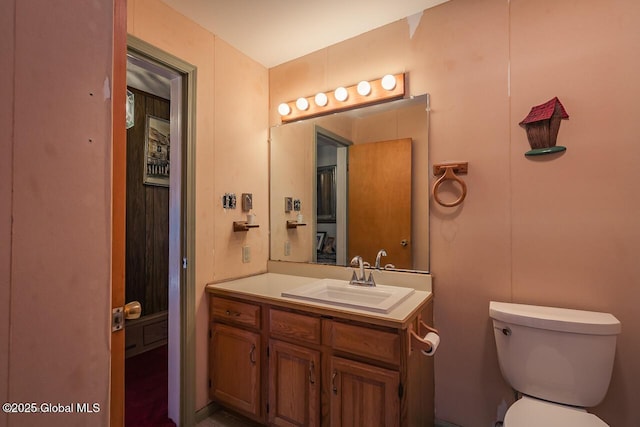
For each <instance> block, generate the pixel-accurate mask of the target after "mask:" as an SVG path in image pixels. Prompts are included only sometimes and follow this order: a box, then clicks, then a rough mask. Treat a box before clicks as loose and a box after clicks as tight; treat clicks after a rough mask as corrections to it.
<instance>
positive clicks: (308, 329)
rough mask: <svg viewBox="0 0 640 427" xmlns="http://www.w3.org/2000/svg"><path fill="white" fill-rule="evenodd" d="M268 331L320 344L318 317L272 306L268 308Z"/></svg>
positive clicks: (320, 329) (272, 333)
mask: <svg viewBox="0 0 640 427" xmlns="http://www.w3.org/2000/svg"><path fill="white" fill-rule="evenodd" d="M269 333H270V334H271V335H274V336H279V337H285V338H292V339H295V340H298V341H304V342H307V343H311V344H320V339H321V336H322V326H321V322H320V318H318V317H311V316H305V315H304V314H298V313H291V312H289V311H283V310H276V309H273V308H272V309H270V310H269Z"/></svg>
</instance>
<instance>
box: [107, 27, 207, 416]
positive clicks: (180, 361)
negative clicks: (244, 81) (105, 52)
mask: <svg viewBox="0 0 640 427" xmlns="http://www.w3.org/2000/svg"><path fill="white" fill-rule="evenodd" d="M114 46H115V47H114V64H115V63H117V62H119V61H120V56H121V54H123V55H122V56H123V57H124V61H125V75H126V54H127V53H131V54H132V55H134V56H135V57H137V58H138V59H141V60H143V61H146V62H148V63H149V64H152V65H154V66H157V67H160V68H158V69H159V70H161V68H162V67H164V68H166V69H167V70H168V71H170V72H172V73H173V76H177V77H174V78H171V113H170V114H171V135H172V136H173V135H177V138H176V139H177V140H178V141H179V142H180V143H178V144H172V145H171V157H172V158H173V159H179V160H178V161H175V160H174V162H173V164H172V173H171V178H170V179H171V182H170V187H169V367H168V370H169V371H168V373H169V401H168V411H169V417H171V418H172V419H173V420H174V421H175V422H176V424H177V425H178V426H191V425H194V423H195V332H194V331H195V117H196V116H195V108H196V96H195V95H196V67H195V66H193V65H191V64H189V63H187V62H185V61H183V60H181V59H179V58H177V57H175V56H173V55H171V54H169V53H167V52H164V51H162V50H160V49H158V48H156V47H155V46H152V45H150V44H149V43H147V42H145V41H143V40H140V39H138V38H136V37H134V36H131V35H128V36H127V38H126V45H125V46H124V52H120V49H119V46H117V45H115V44H114ZM170 74H171V73H170ZM120 83H121V84H122V88H120V87H119V86H118V87H117V88H116V87H115V85H116V84H118V85H120ZM121 90H122V93H123V94H124V92H126V77H125V79H124V81H121V78H120V79H118V80H116V79H115V78H114V93H115V92H116V91H117V92H120V91H121ZM118 94H119V93H118ZM119 95H120V94H119ZM118 98H120V96H118ZM123 98H124V97H123ZM174 100H177V101H174ZM114 102H116V103H117V102H118V101H117V98H116V97H115V96H114ZM176 104H177V108H175V107H176ZM116 107H117V106H116V105H114V159H113V162H114V166H113V174H114V176H113V181H114V185H113V191H114V196H113V197H114V208H113V215H114V218H113V222H114V230H113V233H114V236H113V238H114V245H113V249H112V251H113V254H112V256H113V258H114V264H115V260H117V261H118V262H119V263H124V239H125V238H126V226H124V223H125V219H124V218H125V216H124V215H125V214H126V209H125V208H124V207H123V206H120V203H124V200H125V197H124V194H125V192H126V155H122V154H121V153H120V150H121V148H120V147H119V145H120V144H121V143H117V141H116V139H118V138H119V137H120V129H118V128H117V126H119V124H116V122H118V123H119V121H120V120H116V118H115V115H116ZM122 107H124V100H123V102H122ZM117 108H118V109H119V108H120V107H117ZM122 110H124V108H122ZM123 118H124V116H123ZM122 122H123V123H122V130H124V120H122ZM116 133H117V135H116ZM124 144H125V146H126V136H125V142H124ZM116 145H117V146H116ZM116 151H117V152H116ZM122 162H124V164H122ZM123 181H124V187H125V188H124V189H123V188H122V187H123V183H122V182H123ZM121 198H122V199H121ZM116 199H118V200H119V202H118V206H117V207H116V206H115V200H116ZM115 224H118V226H117V227H116V225H115ZM120 251H122V253H120ZM121 268H122V270H121V271H118V270H117V268H116V267H115V266H114V281H116V280H115V279H116V278H117V279H118V280H122V282H124V265H122V267H121ZM112 293H113V296H112V300H113V305H114V306H117V303H118V302H124V283H123V284H122V286H117V285H116V283H114V285H113V287H112ZM119 333H120V334H121V336H119V337H118V338H116V337H115V335H114V337H113V338H112V339H113V343H114V344H113V345H112V355H111V357H112V373H111V376H112V386H111V407H112V408H111V422H110V424H111V426H112V427H115V426H118V427H119V426H122V425H123V423H124V363H123V360H124V335H123V334H122V332H119ZM120 352H122V354H120ZM121 362H122V363H121ZM118 393H119V394H118Z"/></svg>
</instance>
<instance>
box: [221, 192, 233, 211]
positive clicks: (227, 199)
mask: <svg viewBox="0 0 640 427" xmlns="http://www.w3.org/2000/svg"><path fill="white" fill-rule="evenodd" d="M222 207H223V208H224V209H235V208H236V195H235V194H234V193H224V196H222Z"/></svg>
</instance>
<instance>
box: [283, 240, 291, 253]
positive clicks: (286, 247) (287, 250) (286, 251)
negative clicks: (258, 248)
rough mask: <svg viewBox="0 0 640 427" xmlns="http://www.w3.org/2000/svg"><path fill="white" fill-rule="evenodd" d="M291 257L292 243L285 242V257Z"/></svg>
mask: <svg viewBox="0 0 640 427" xmlns="http://www.w3.org/2000/svg"><path fill="white" fill-rule="evenodd" d="M289 255H291V242H290V241H288V240H286V241H285V242H284V256H289Z"/></svg>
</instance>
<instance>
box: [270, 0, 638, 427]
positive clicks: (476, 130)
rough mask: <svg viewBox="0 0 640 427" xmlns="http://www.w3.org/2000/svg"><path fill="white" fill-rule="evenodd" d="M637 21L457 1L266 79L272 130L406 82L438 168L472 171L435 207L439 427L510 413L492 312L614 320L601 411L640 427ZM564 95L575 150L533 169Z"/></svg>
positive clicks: (579, 6)
mask: <svg viewBox="0 0 640 427" xmlns="http://www.w3.org/2000/svg"><path fill="white" fill-rule="evenodd" d="M639 20H640V4H639V3H637V2H636V1H635V0H620V1H616V2H600V1H595V0H586V1H578V0H565V1H560V2H558V1H554V0H538V1H535V2H532V1H527V0H511V1H510V2H507V1H504V0H451V1H449V2H447V3H445V4H443V5H440V6H438V7H436V8H433V9H429V10H427V11H425V13H424V15H423V17H422V19H421V22H420V25H419V26H418V28H417V30H416V32H415V34H414V35H413V38H410V37H409V29H408V24H407V22H406V21H404V20H402V21H398V22H396V23H393V24H390V25H387V26H385V27H382V28H380V29H377V30H374V31H372V32H370V33H366V34H363V35H361V36H358V37H356V38H354V39H351V40H348V41H345V42H343V43H340V44H338V45H335V46H330V47H328V48H326V49H323V50H321V51H318V52H315V53H313V54H310V55H307V56H305V57H302V58H299V59H297V60H294V61H291V62H289V63H286V64H283V65H281V66H278V67H275V68H273V69H271V70H270V91H271V100H270V102H271V107H270V123H271V124H276V123H278V118H277V113H276V107H277V105H278V103H280V102H282V101H284V100H290V99H295V98H297V97H298V96H300V95H301V94H302V95H307V94H312V93H315V92H317V91H320V90H328V89H332V88H334V87H336V86H338V85H343V84H351V83H353V82H356V81H358V80H359V79H361V78H369V77H376V76H379V75H381V74H383V73H387V72H398V71H407V72H409V74H410V91H411V93H413V94H419V93H422V92H429V93H430V94H431V95H432V103H431V106H432V114H431V122H430V125H431V127H430V140H429V144H430V153H429V157H430V161H431V162H432V163H433V162H440V161H447V160H466V161H468V162H469V173H468V175H466V176H465V177H464V179H465V181H466V182H467V185H468V189H469V193H468V196H467V199H466V200H465V202H464V203H463V204H462V205H461V206H460V207H458V208H450V209H445V208H442V207H440V206H438V205H434V204H433V203H432V204H431V213H430V219H431V231H430V236H429V239H430V249H431V270H432V272H433V275H434V278H435V279H434V290H435V319H436V326H437V327H438V328H439V329H440V331H441V334H442V337H443V341H442V344H441V346H440V348H439V350H438V353H439V354H438V355H437V356H436V358H435V363H436V402H435V405H436V417H437V418H439V419H442V420H446V421H449V422H452V423H455V424H459V425H462V426H465V427H475V426H488V425H493V422H494V421H495V420H496V417H497V415H496V414H497V412H498V407H499V405H500V404H501V402H503V401H505V402H506V403H509V404H510V403H511V401H512V399H513V396H512V393H511V390H510V388H509V387H508V385H507V384H506V383H505V382H504V380H503V379H502V376H501V374H500V371H499V369H498V365H497V359H496V352H495V344H494V340H493V335H492V334H493V332H492V328H491V323H490V319H489V316H488V304H489V301H490V300H494V299H495V300H503V301H516V302H524V303H536V304H546V305H558V306H565V307H573V308H579V309H588V310H598V311H606V312H611V313H614V314H615V315H616V316H617V317H618V318H619V319H620V320H621V321H622V324H623V332H622V334H621V335H620V337H619V340H618V350H617V355H616V361H615V368H614V372H613V378H612V382H611V386H610V389H609V393H608V395H607V397H606V398H605V400H604V402H603V403H602V404H601V405H600V406H598V407H597V408H594V409H593V410H592V411H593V412H594V413H596V414H597V415H598V416H600V417H601V418H603V419H604V420H605V421H606V422H608V423H609V424H611V425H615V426H616V427H632V426H636V425H639V424H640V407H638V405H637V396H639V395H640V365H639V364H638V363H637V360H638V359H640V344H639V343H638V340H637V339H636V337H637V336H638V334H640V315H639V314H638V310H637V309H635V308H634V306H633V304H635V302H636V301H639V300H640V287H638V286H637V278H636V276H637V275H638V268H637V261H635V259H636V258H637V254H638V253H640V222H638V220H637V218H638V217H640V200H639V199H638V198H637V197H634V196H635V194H636V193H637V191H636V186H637V183H638V182H640V180H639V178H640V172H638V168H637V167H635V166H634V164H633V162H634V161H636V160H638V159H640V145H639V144H637V138H638V136H637V134H638V133H637V126H635V125H634V123H635V121H636V120H635V117H636V116H638V115H639V114H640V107H639V106H638V105H639V104H638V103H637V101H636V100H637V98H638V95H640V81H639V80H638V79H637V75H638V72H639V71H640V54H639V53H638V50H637V46H638V45H640V32H638V31H637V29H636V27H635V26H634V25H635V24H634V22H635V23H637V22H638V21H639ZM509 67H510V69H511V73H510V75H509ZM554 96H558V97H559V98H560V99H561V101H562V102H563V103H564V105H565V107H566V108H567V110H568V112H569V114H570V116H571V117H570V119H569V120H565V121H564V122H563V124H562V127H561V129H560V134H559V142H558V144H559V145H565V146H566V147H567V151H566V152H565V153H564V154H562V155H559V156H558V155H556V156H554V157H548V158H543V159H529V158H525V157H524V152H525V151H527V150H528V149H529V146H528V143H527V140H526V135H525V132H524V130H523V129H522V128H520V127H519V126H518V122H519V121H520V120H522V118H524V116H526V114H527V113H528V111H529V109H530V108H531V106H533V105H536V104H539V103H542V102H545V101H547V100H548V99H550V98H552V97H554ZM431 183H433V177H431V179H430V184H431ZM428 190H429V188H428V186H427V184H426V183H425V188H424V191H428ZM424 238H425V239H426V238H427V236H424ZM461 296H464V297H463V298H461Z"/></svg>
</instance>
